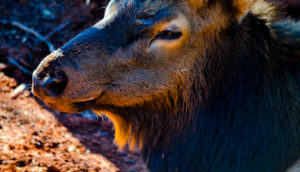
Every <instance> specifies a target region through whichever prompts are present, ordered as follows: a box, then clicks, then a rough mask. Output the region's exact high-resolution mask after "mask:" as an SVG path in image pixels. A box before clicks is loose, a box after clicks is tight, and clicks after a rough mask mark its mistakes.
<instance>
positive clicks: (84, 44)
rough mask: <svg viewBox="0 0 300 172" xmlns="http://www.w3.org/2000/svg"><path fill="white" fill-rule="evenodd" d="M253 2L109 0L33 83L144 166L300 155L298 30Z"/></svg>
mask: <svg viewBox="0 0 300 172" xmlns="http://www.w3.org/2000/svg"><path fill="white" fill-rule="evenodd" d="M297 24H298V25H299V23H297V22H296V21H294V20H292V19H291V18H288V17H286V15H284V14H281V12H279V11H277V10H276V6H275V5H273V4H271V3H266V2H262V1H259V0H111V1H110V2H109V4H108V6H107V8H106V11H105V15H104V18H103V19H102V20H100V21H99V22H98V23H96V24H95V25H94V26H92V27H91V28H89V29H87V30H85V31H83V32H82V33H80V34H79V35H78V36H76V37H75V38H73V39H72V40H71V41H69V42H68V43H66V44H65V45H64V46H63V47H61V48H60V49H58V50H56V51H55V52H53V53H51V54H50V55H48V56H47V57H46V58H45V59H44V60H43V61H42V62H41V63H40V65H39V66H38V68H37V69H36V70H35V72H34V74H33V90H32V91H33V93H34V94H35V95H36V96H37V97H39V98H41V99H42V100H43V101H44V102H45V103H46V104H47V105H48V106H49V107H51V108H53V109H57V110H60V111H63V112H69V113H73V112H81V111H84V110H88V109H92V110H94V111H95V112H97V113H98V114H106V115H107V116H108V117H109V118H110V119H111V120H112V122H113V124H114V127H115V143H116V144H117V145H118V146H119V147H120V148H123V147H124V146H126V145H127V144H129V146H130V147H131V148H134V147H136V146H138V147H139V148H140V150H141V152H142V156H143V159H144V160H145V163H146V165H147V167H148V169H149V170H150V171H159V172H161V171H204V172H206V171H213V172H217V171H224V172H232V171H238V172H241V171H243V172H247V171H249V172H253V171H270V172H276V171H284V170H287V169H288V168H289V167H290V166H292V165H293V164H294V163H295V162H296V161H297V159H299V158H300V49H299V48H300V34H299V33H300V28H299V27H297Z"/></svg>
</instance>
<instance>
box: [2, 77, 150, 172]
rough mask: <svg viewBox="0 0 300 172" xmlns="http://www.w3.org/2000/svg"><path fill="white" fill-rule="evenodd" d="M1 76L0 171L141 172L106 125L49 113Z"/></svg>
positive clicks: (140, 166)
mask: <svg viewBox="0 0 300 172" xmlns="http://www.w3.org/2000/svg"><path fill="white" fill-rule="evenodd" d="M15 87H16V81H15V80H14V79H12V78H9V77H7V76H5V75H4V74H3V73H0V171H54V172H55V171H128V172H133V171H145V170H144V167H143V163H142V161H141V159H140V158H139V153H138V151H135V152H131V153H129V152H128V151H125V152H121V151H119V150H118V149H117V148H116V146H115V145H114V144H113V136H112V125H111V123H110V122H109V121H107V120H105V119H103V118H98V119H96V120H95V119H87V118H84V117H81V116H79V115H74V114H73V115H71V114H61V113H59V112H51V111H49V110H47V109H45V108H44V107H42V106H41V105H40V104H39V103H38V102H37V101H36V100H35V99H34V98H32V97H31V96H30V92H29V91H28V90H25V91H23V92H20V93H19V94H17V95H16V94H14V92H13V91H14V89H13V88H15Z"/></svg>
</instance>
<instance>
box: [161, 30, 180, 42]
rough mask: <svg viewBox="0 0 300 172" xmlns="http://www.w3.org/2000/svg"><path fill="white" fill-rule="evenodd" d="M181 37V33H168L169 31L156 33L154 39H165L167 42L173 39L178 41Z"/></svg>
mask: <svg viewBox="0 0 300 172" xmlns="http://www.w3.org/2000/svg"><path fill="white" fill-rule="evenodd" d="M181 35H182V33H181V32H174V31H170V30H164V31H161V32H159V33H158V35H156V37H155V38H156V39H167V40H173V39H178V38H180V37H181Z"/></svg>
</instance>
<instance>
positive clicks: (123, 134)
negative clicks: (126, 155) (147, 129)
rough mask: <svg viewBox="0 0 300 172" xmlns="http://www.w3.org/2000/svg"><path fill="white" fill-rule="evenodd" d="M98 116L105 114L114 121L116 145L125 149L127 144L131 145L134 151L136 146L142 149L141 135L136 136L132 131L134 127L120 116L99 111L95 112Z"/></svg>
mask: <svg viewBox="0 0 300 172" xmlns="http://www.w3.org/2000/svg"><path fill="white" fill-rule="evenodd" d="M94 111H95V112H96V113H97V114H98V115H100V116H101V115H102V114H105V115H107V117H108V118H109V119H110V120H111V121H112V123H113V125H114V128H115V139H114V142H115V144H116V145H117V146H118V147H119V148H120V149H123V148H124V147H125V146H126V144H129V148H130V149H131V150H133V149H134V148H135V146H136V145H139V149H141V148H142V146H143V143H142V138H141V137H140V135H139V134H137V135H135V134H136V133H134V132H133V131H132V125H131V124H130V123H128V122H127V121H126V120H125V119H123V118H122V117H121V116H120V115H118V114H113V113H111V112H108V111H98V110H94Z"/></svg>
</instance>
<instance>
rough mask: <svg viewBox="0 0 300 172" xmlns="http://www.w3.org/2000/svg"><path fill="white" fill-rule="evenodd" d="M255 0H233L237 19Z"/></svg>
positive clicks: (244, 13)
mask: <svg viewBox="0 0 300 172" xmlns="http://www.w3.org/2000/svg"><path fill="white" fill-rule="evenodd" d="M256 2H257V0H234V1H233V6H234V7H235V8H236V9H237V19H238V20H241V19H242V18H243V17H244V16H245V15H246V14H247V13H248V11H249V10H250V9H251V7H252V6H253V5H254V4H255V3H256Z"/></svg>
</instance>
